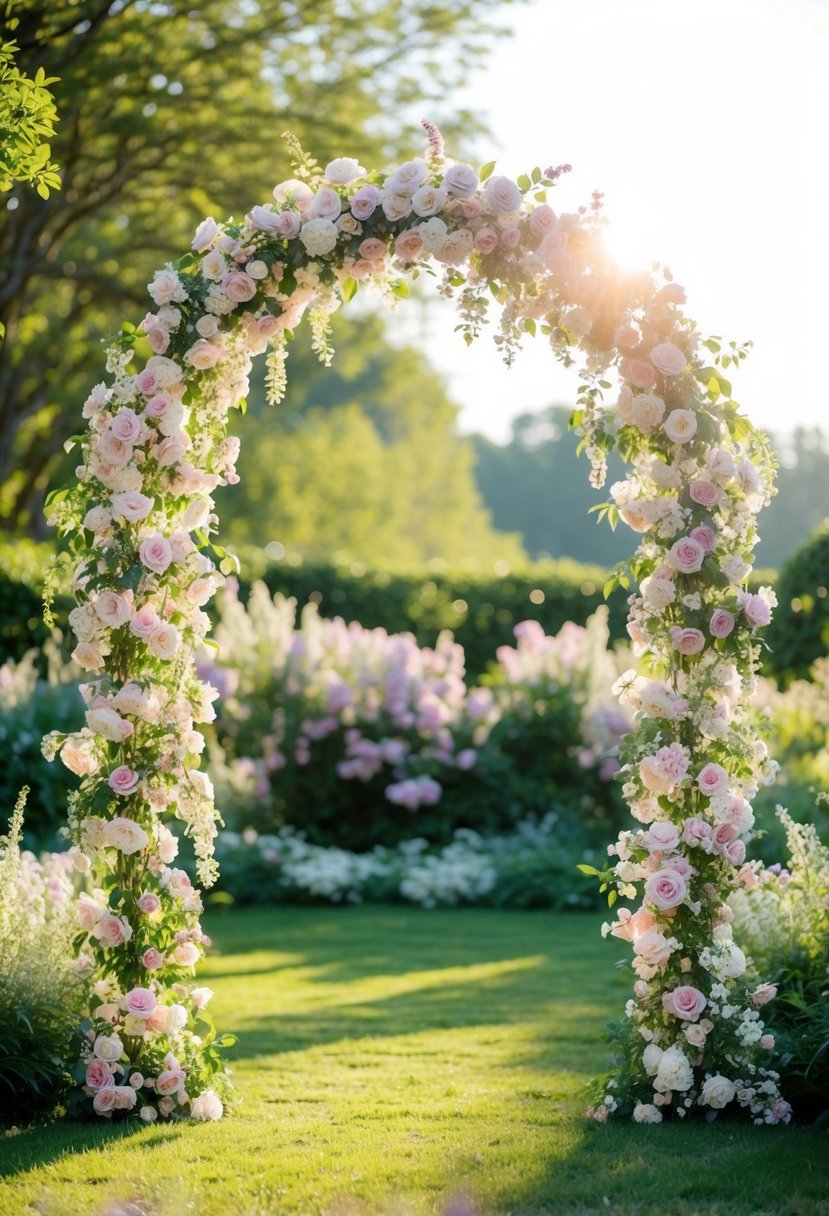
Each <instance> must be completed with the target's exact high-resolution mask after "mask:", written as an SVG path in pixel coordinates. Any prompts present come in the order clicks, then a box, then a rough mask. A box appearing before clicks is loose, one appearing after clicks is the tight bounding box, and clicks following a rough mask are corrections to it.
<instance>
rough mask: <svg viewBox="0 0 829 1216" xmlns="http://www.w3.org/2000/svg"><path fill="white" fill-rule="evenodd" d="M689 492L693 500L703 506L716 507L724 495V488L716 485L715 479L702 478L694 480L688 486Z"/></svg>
mask: <svg viewBox="0 0 829 1216" xmlns="http://www.w3.org/2000/svg"><path fill="white" fill-rule="evenodd" d="M688 493H689V494H690V495H691V501H692V502H695V503H698V504H699V506H701V507H715V506H716V505H717V503H718V502H719V501H720V498H721V497H722V490H720V488H719V486H715V485H714V483H713V481H703V480H702V479H697V480H695V481H692V482H691V484H690V486H689V487H688Z"/></svg>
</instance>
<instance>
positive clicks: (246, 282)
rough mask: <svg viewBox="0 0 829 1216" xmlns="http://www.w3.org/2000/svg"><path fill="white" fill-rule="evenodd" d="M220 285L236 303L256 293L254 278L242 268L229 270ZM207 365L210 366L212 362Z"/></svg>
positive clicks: (243, 301)
mask: <svg viewBox="0 0 829 1216" xmlns="http://www.w3.org/2000/svg"><path fill="white" fill-rule="evenodd" d="M222 287H223V289H224V290H225V291H226V292H227V294H228V295H229V296H230V298H231V300H235V301H236V302H237V303H238V304H244V303H246V302H247V301H248V300H252V299H253V297H254V296H255V295H256V280H255V279H253V278H251V276H250V275H249V274H246V272H245V271H244V270H231V272H230V274H226V275H225V277H224V278H223V279H222ZM185 357H186V356H185ZM208 366H211V367H212V364H208Z"/></svg>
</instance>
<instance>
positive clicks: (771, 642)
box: [764, 520, 829, 685]
mask: <svg viewBox="0 0 829 1216" xmlns="http://www.w3.org/2000/svg"><path fill="white" fill-rule="evenodd" d="M776 590H777V600H778V607H777V611H776V612H775V614H774V619H773V620H772V622H771V625H769V627H768V630H767V631H766V643H767V645H768V647H769V652H768V654H767V655H766V659H765V662H764V667H765V670H766V671H767V672H768V673H769V674H770V675H773V676H774V677H775V678H776V679H777V680H778V681H779V682H780V683H781V684H784V685H785V684H789V683H791V681H792V680H795V679H802V678H805V677H806V676H808V674H809V668H810V667H811V665H812V663H814V661H815V660H816V659H820V658H822V657H823V656H824V655H826V654H829V520H827V521H824V523H823V524H822V525H821V527H820V528H818V529H816V530H815V531H814V532H813V533H812V535H811V536H810V537H809V538H808V539H807V540H806V542H805V543H804V544H803V545H801V547H800V548H799V549H797V550H796V551H795V553H794V554H793V555H792V557H791V558H790V559H789V561H788V562H787V563H786V564H785V566H784V567H783V569H782V570H781V572H780V578H779V580H778V583H777V588H776Z"/></svg>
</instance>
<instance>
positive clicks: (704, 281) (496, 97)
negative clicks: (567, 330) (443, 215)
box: [393, 0, 829, 440]
mask: <svg viewBox="0 0 829 1216" xmlns="http://www.w3.org/2000/svg"><path fill="white" fill-rule="evenodd" d="M504 23H505V24H509V25H510V26H511V27H512V28H513V29H514V37H513V38H512V39H510V40H505V41H503V42H501V43H500V44H499V46H498V48H497V50H496V51H495V54H494V57H493V61H492V62H491V64H490V65H489V67H488V68H487V69H486V71H485V72H483V73H481V74H480V75H479V76H478V77H477V78H476V79H475V81H474V82H473V85H472V86H471V87H470V88H469V90H468V92H467V94H466V95H465V96H467V97H468V99H469V101H470V103H471V105H472V106H474V107H475V108H476V109H477V110H478V111H479V112H481V113H482V114H483V115H484V116H485V118H486V119H487V121H488V122H489V124H490V127H491V130H492V132H493V134H494V137H495V138H494V143H490V142H486V141H481V144H480V159H481V160H489V159H492V158H493V157H496V156H497V159H498V167H497V170H496V172H503V173H508V174H511V175H512V176H517V175H518V174H519V173H521V172H522V171H524V170H526V169H530V168H532V167H533V165H536V164H538V165H540V166H541V167H542V168H543V167H544V166H546V165H548V164H560V163H562V162H569V163H571V164H572V165H573V173H572V174H570V175H569V177H566V178H564V179H563V183H562V184H560V185H559V187H557V188H556V190H554V191H553V192H551V198H550V202H551V203H552V205H553V206H554V207H555V208H556V209H558V210H574V209H575V208H576V207H577V206H578V205H579V203H583V202H589V199H590V194H591V192H592V190H593V189H600V190H603V191H604V193H605V213H606V214H607V215H608V217H609V218H610V220H611V222H612V229H611V236H610V237H609V239H610V240H611V241H612V246H611V247H612V248H613V250H614V252H615V253H616V255H617V256H618V257H620V260H623V261H626V262H627V263H629V264H631V265H634V266H638V265H642V266H644V265H647V264H648V263H649V262H650V261H652V260H653V259H655V258H658V259H660V260H661V261H663V262H666V263H667V264H668V265H669V266H670V267H671V269H672V270H673V272H674V275H675V277H676V279H677V281H678V282H680V283H682V284H683V285H684V286H685V288H686V290H687V292H688V311H689V313H690V315H691V316H693V317H694V318H695V319H696V320H697V321H698V322H699V324H700V326H701V327H702V329H703V330H705V331H706V332H708V333H719V334H722V335H723V336H725V337H727V338H735V339H739V340H744V339H746V338H751V339H753V341H754V350H753V353H752V355H751V358H750V359H749V360H748V362H747V363H746V364H744V365H743V369H742V370H741V372H740V373H739V375H738V376H736V377H735V380H734V393H735V396H736V398H737V400H738V401H740V402H741V403H742V404H743V405H744V406H745V408H746V410H747V412H748V413H749V414H750V415H751V417H752V418H753V419H754V421H755V422H757V423H759V424H760V425H761V426H765V427H767V428H769V429H773V430H788V429H790V428H791V427H793V426H795V425H797V424H802V425H810V424H821V425H822V426H823V427H824V429H827V430H829V411H827V397H828V396H829V394H827V388H826V384H825V381H824V380H823V379H822V376H823V375H825V353H826V350H827V324H829V207H828V206H827V203H829V139H828V138H827V125H829V84H827V81H829V71H827V67H826V64H827V62H829V3H825V2H823V0H533V2H532V3H530V4H529V5H527V6H518V7H516V8H508V9H505V12H504ZM448 151H449V153H450V154H451V148H450V149H448ZM454 324H455V320H454V317H453V314H452V309H451V306H448V305H444V304H443V302H441V301H439V300H434V301H432V302H430V303H429V304H428V305H425V306H423V310H422V311H419V310H418V306H417V305H415V306H414V308H413V307H412V305H411V303H410V305H409V307H408V308H401V309H400V312H399V315H398V320H397V324H396V325H395V326H394V327H393V328H394V329H397V330H398V332H399V331H400V330H401V329H402V330H403V331H404V333H405V335H406V336H407V337H411V336H414V337H419V338H420V340H421V341H423V340H425V341H426V342H427V353H428V355H429V358H430V360H431V361H432V362H433V364H434V365H435V366H436V367H437V368H438V369H439V370H441V371H442V372H443V373H444V374H445V375H446V376H447V377H448V379H449V383H450V387H451V390H452V393H453V395H454V397H455V399H456V400H457V401H459V402H460V403H461V404H462V406H463V412H462V415H461V427H462V429H463V430H465V431H471V430H479V431H483V432H484V433H486V434H488V435H489V436H491V437H492V438H494V439H497V440H503V439H506V438H507V437H508V434H509V422H510V418H511V417H513V416H514V415H515V414H517V413H521V412H524V411H525V410H535V409H541V408H543V407H544V406H545V405H548V404H550V403H551V402H553V401H565V402H570V401H572V399H573V394H574V389H575V384H574V380H573V378H572V374H567V373H566V372H564V371H563V370H561V369H560V368H559V367H558V365H557V364H556V363H555V361H554V359H553V357H552V355H551V353H550V352H549V350H548V349H546V348H545V346H544V344H543V340H541V341H539V340H538V339H536V341H535V342H534V343H533V342H531V341H529V340H528V343H527V349H526V351H525V353H524V355H523V357H522V358H521V359H520V361H519V363H518V365H517V366H515V367H513V368H512V369H511V370H509V371H508V370H507V369H505V368H504V367H503V365H502V364H501V363H500V361H499V359H498V356H497V354H496V352H495V351H494V348H493V347H492V344H491V342H489V341H488V340H487V339H486V338H485V337H484V338H482V339H481V340H480V341H479V342H478V344H477V346H476V347H474V348H473V350H472V352H468V351H467V349H466V347H465V346H464V344H463V341H462V340H461V338H460V335H458V334H455V333H454V332H453V326H454ZM402 336H404V335H403V334H401V337H402Z"/></svg>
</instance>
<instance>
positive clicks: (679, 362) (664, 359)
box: [650, 342, 688, 376]
mask: <svg viewBox="0 0 829 1216" xmlns="http://www.w3.org/2000/svg"><path fill="white" fill-rule="evenodd" d="M650 360H651V363H652V364H653V365H654V367H655V368H657V370H658V371H660V372H661V373H662V375H663V376H678V375H679V373H680V372H683V371H684V370H685V368H686V367H687V365H688V360H687V358H686V357H685V354H684V353H683V352H682V351H681V350H680V349H679V347H678V346H674V344H673V342H661V343H660V344H659V346H655V347H654V348H653V350H652V351H651V353H650Z"/></svg>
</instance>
